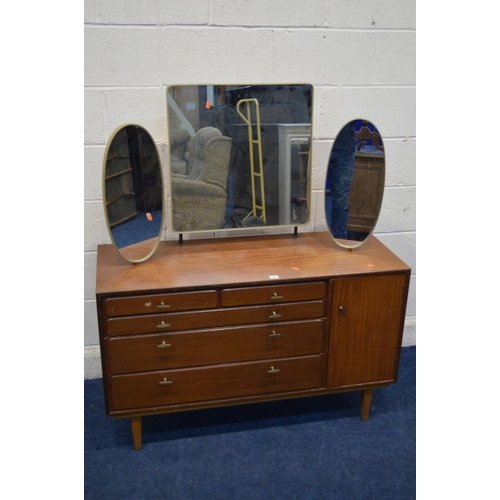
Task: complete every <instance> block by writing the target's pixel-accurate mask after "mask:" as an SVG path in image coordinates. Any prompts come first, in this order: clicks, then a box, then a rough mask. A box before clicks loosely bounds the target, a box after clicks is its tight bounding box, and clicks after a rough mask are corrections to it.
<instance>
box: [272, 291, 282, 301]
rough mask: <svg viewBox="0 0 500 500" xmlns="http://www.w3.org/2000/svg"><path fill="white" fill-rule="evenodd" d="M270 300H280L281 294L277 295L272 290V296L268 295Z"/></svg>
mask: <svg viewBox="0 0 500 500" xmlns="http://www.w3.org/2000/svg"><path fill="white" fill-rule="evenodd" d="M269 298H270V299H271V300H281V299H284V298H285V297H283V295H277V294H276V292H274V295H273V296H272V297H269Z"/></svg>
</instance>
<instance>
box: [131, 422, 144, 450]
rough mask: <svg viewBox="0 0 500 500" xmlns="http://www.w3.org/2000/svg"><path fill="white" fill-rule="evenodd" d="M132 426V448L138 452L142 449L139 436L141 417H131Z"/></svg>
mask: <svg viewBox="0 0 500 500" xmlns="http://www.w3.org/2000/svg"><path fill="white" fill-rule="evenodd" d="M130 423H131V425H132V435H133V437H134V448H135V449H136V451H139V450H140V449H141V447H142V443H141V437H142V436H141V435H142V420H141V417H132V418H131V419H130Z"/></svg>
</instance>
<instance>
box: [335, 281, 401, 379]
mask: <svg viewBox="0 0 500 500" xmlns="http://www.w3.org/2000/svg"><path fill="white" fill-rule="evenodd" d="M407 280H408V275H407V274H406V273H405V274H391V275H385V276H365V277H356V278H339V279H335V280H334V282H333V304H332V329H331V337H330V347H329V361H328V374H327V386H330V387H342V386H349V385H356V384H363V383H372V382H387V381H393V382H395V381H396V377H397V366H398V364H399V353H400V348H401V334H402V327H403V321H404V314H405V307H406V296H407V284H408V282H407Z"/></svg>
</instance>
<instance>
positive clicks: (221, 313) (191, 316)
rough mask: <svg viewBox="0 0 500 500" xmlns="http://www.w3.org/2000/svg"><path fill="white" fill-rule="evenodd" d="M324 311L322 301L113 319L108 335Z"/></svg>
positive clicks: (288, 317)
mask: <svg viewBox="0 0 500 500" xmlns="http://www.w3.org/2000/svg"><path fill="white" fill-rule="evenodd" d="M324 310H325V305H324V302H323V301H320V300H318V301H311V302H295V303H293V304H275V305H274V304H273V305H265V306H253V307H235V308H231V309H230V308H227V309H212V310H208V311H191V312H184V313H170V314H151V315H149V316H129V317H123V318H111V319H108V320H107V322H106V324H107V334H108V335H112V336H113V335H132V334H136V333H159V332H171V331H177V330H191V329H194V328H212V327H220V326H236V325H247V324H254V323H269V322H278V321H295V320H300V319H313V318H321V317H322V316H323V315H324Z"/></svg>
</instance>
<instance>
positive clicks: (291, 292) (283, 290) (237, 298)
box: [221, 282, 326, 307]
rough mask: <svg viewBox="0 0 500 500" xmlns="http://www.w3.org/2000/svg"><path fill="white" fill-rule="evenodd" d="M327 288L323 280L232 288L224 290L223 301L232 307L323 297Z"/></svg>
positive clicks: (224, 304)
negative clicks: (296, 283)
mask: <svg viewBox="0 0 500 500" xmlns="http://www.w3.org/2000/svg"><path fill="white" fill-rule="evenodd" d="M325 290H326V286H325V283H323V282H318V283H303V284H298V285H275V286H259V287H248V288H232V289H227V290H222V292H221V303H222V305H223V306H224V307H228V306H229V307H231V306H244V305H249V306H250V305H254V304H278V303H280V302H296V301H299V300H313V299H322V298H323V297H324V296H325Z"/></svg>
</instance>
